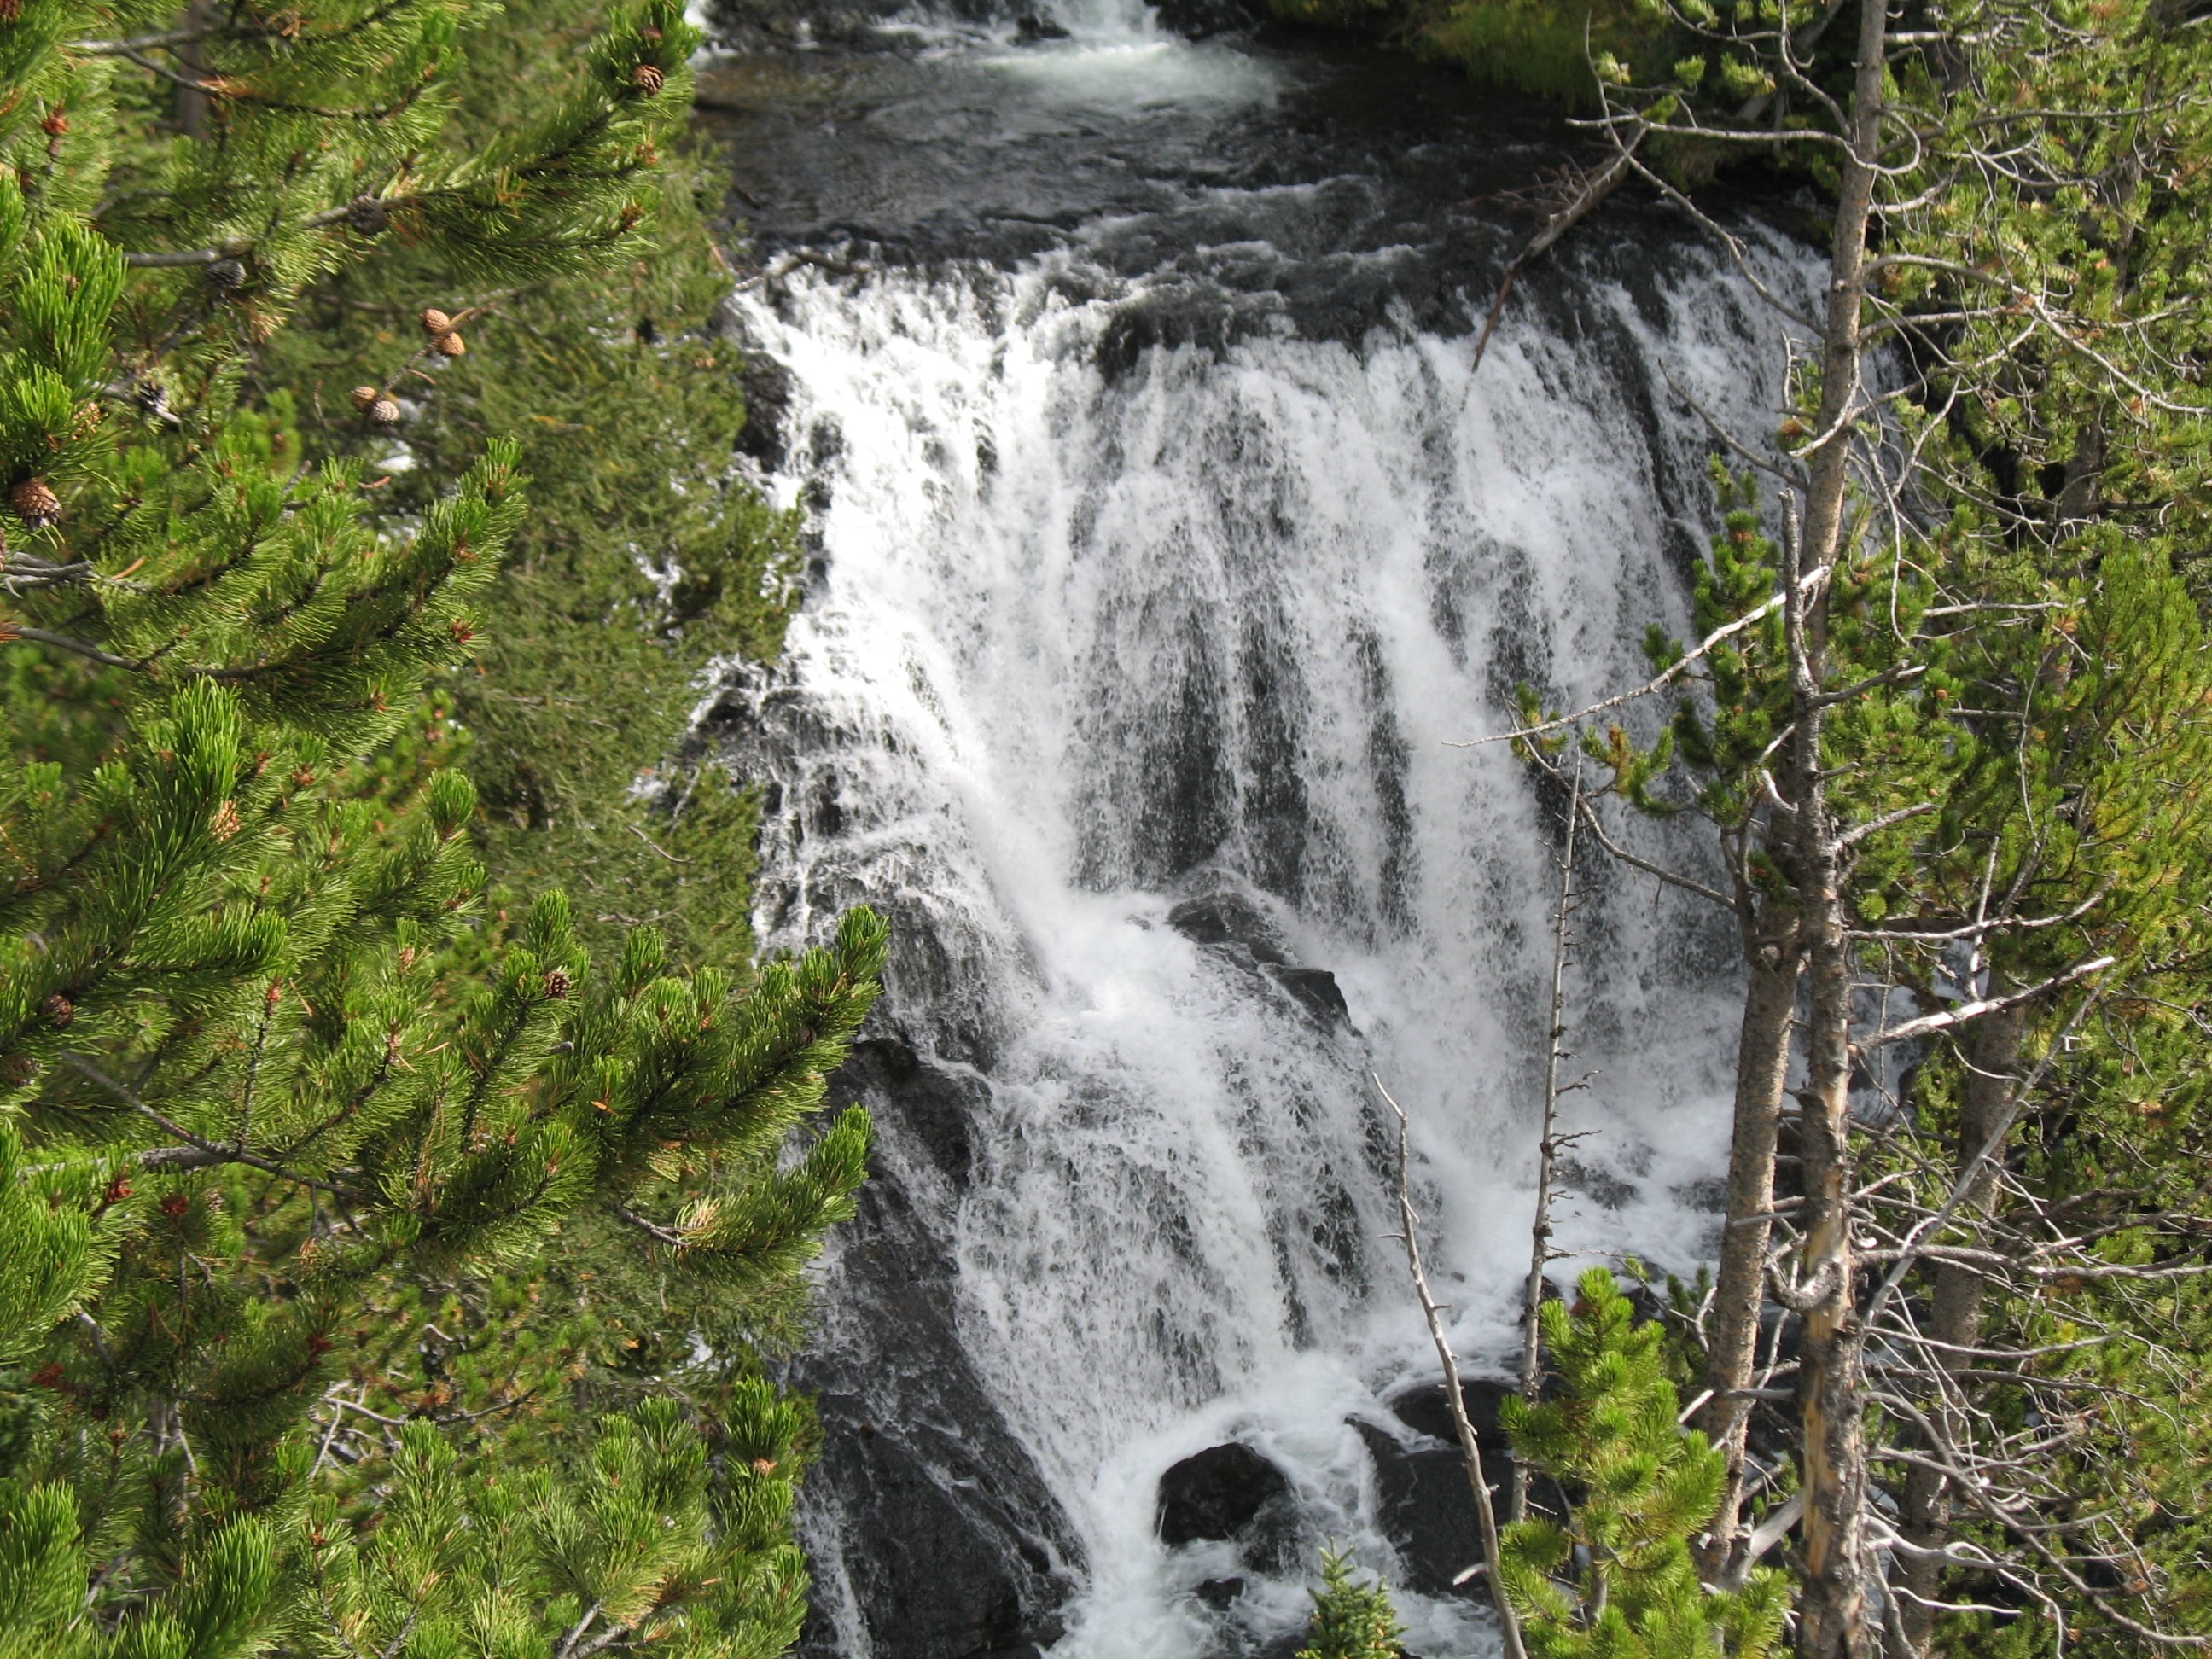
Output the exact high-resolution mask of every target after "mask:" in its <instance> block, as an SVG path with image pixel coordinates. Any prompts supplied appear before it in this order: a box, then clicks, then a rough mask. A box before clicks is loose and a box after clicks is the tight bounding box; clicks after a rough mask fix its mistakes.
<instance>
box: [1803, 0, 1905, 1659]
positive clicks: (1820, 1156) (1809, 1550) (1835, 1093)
mask: <svg viewBox="0 0 2212 1659" xmlns="http://www.w3.org/2000/svg"><path fill="white" fill-rule="evenodd" d="M1888 24H1889V19H1888V14H1887V9H1886V7H1885V5H1883V4H1882V3H1880V0H1872V3H1869V4H1867V5H1865V6H1863V8H1862V9H1861V13H1860V20H1859V36H1858V42H1857V68H1856V71H1855V75H1854V79H1853V84H1852V88H1851V111H1850V133H1849V142H1848V145H1847V147H1846V149H1845V150H1844V157H1843V165H1842V167H1841V174H1840V178H1839V179H1838V191H1837V197H1838V199H1837V204H1836V221H1835V240H1834V244H1833V247H1832V252H1831V254H1830V258H1829V268H1828V291H1827V296H1826V314H1825V317H1824V319H1823V326H1822V330H1821V341H1820V426H1819V429H1818V431H1817V432H1816V433H1815V435H1814V439H1813V441H1812V445H1811V450H1812V453H1811V454H1810V455H1809V456H1808V477H1807V485H1806V497H1805V538H1804V542H1803V544H1802V564H1803V568H1810V569H1812V570H1814V571H1825V570H1829V569H1832V568H1833V567H1834V565H1835V563H1836V561H1837V559H1838V556H1840V555H1841V554H1842V551H1843V542H1844V522H1845V517H1846V509H1847V506H1848V496H1849V484H1850V447H1851V433H1852V428H1853V426H1854V423H1855V422H1857V419H1858V418H1859V416H1860V414H1861V412H1862V409H1863V403H1862V398H1861V395H1860V394H1861V379H1860V375H1861V368H1862V356H1863V346H1864V342H1863V336H1862V333H1861V327H1862V320H1863V311H1864V307H1865V297H1866V242H1867V227H1868V222H1869V217H1870V216H1871V213H1872V209H1873V204H1874V188H1875V163H1876V161H1877V160H1878V158H1879V155H1880V152H1881V120H1882V77H1883V70H1884V58H1885V53H1886V51H1887V42H1888V33H1889V29H1888ZM1800 557H1801V554H1800V550H1798V549H1796V548H1788V549H1786V564H1787V574H1788V580H1789V584H1790V590H1789V591H1790V606H1789V611H1788V615H1787V619H1786V620H1787V632H1788V635H1789V645H1790V687H1791V701H1792V703H1793V705H1794V708H1793V712H1794V714H1795V715H1796V733H1795V737H1794V742H1793V748H1794V750H1795V754H1794V756H1793V760H1794V762H1795V764H1794V766H1793V768H1792V772H1793V778H1792V781H1793V784H1794V786H1795V789H1796V800H1795V801H1794V802H1793V803H1792V805H1793V807H1794V809H1795V816H1796V822H1795V825H1794V827H1795V829H1796V835H1795V837H1794V840H1795V842H1796V854H1797V863H1798V870H1797V872H1796V873H1797V884H1798V899H1799V905H1800V917H1801V920H1800V922H1799V927H1800V930H1801V931H1800V937H1801V938H1802V940H1803V943H1804V946H1805V961H1806V976H1807V979H1808V982H1809V987H1810V999H1809V1011H1808V1024H1807V1031H1806V1044H1805V1052H1806V1073H1807V1079H1806V1081H1807V1088H1806V1091H1805V1094H1804V1096H1803V1097H1802V1104H1803V1108H1804V1112H1803V1123H1804V1134H1803V1142H1804V1158H1805V1163H1804V1171H1805V1243H1804V1250H1803V1255H1802V1261H1801V1263H1800V1275H1801V1276H1800V1279H1799V1289H1798V1291H1797V1292H1796V1294H1795V1295H1794V1296H1793V1297H1792V1300H1793V1301H1794V1302H1795V1303H1796V1305H1797V1306H1798V1308H1799V1310H1801V1311H1802V1313H1803V1315H1804V1319H1805V1325H1804V1334H1803V1341H1802V1347H1801V1350H1800V1357H1799V1360H1798V1376H1797V1384H1798V1395H1797V1398H1798V1410H1799V1413H1800V1420H1801V1426H1802V1446H1801V1448H1800V1456H1801V1457H1802V1476H1803V1491H1804V1494H1805V1517H1804V1532H1803V1552H1802V1571H1801V1584H1802V1595H1801V1597H1800V1601H1799V1607H1798V1627H1797V1644H1798V1652H1799V1653H1800V1654H1801V1655H1802V1656H1803V1659H1867V1656H1869V1655H1870V1654H1871V1653H1872V1652H1873V1650H1874V1643H1873V1639H1872V1638H1873V1628H1874V1626H1873V1622H1872V1620H1870V1618H1869V1598H1868V1588H1869V1577H1870V1572H1869V1558H1868V1550H1867V1540H1866V1513H1865V1511H1866V1495H1867V1456H1866V1433H1865V1417H1864V1413H1865V1401H1864V1376H1863V1370H1864V1352H1863V1332H1862V1331H1861V1329H1860V1326H1859V1322H1858V1308H1857V1299H1858V1298H1857V1292H1858V1267H1857V1260H1856V1253H1855V1251H1854V1249H1853V1243H1852V1238H1851V1222H1852V1212H1851V1211H1852V1206H1851V1190H1852V1182H1851V1144H1850V1131H1851V1125H1850V1078H1851V1046H1850V1009H1851V957H1850V939H1849V937H1848V934H1847V933H1846V917H1845V913H1844V879H1845V871H1844V856H1845V853H1846V850H1847V849H1846V848H1845V845H1844V841H1843V837H1842V834H1841V831H1840V829H1839V827H1838V824H1837V823H1836V820H1835V816H1834V813H1833V812H1832V810H1831V809H1830V807H1829V805H1828V796H1827V781H1826V773H1825V772H1824V771H1823V769H1822V756H1821V744H1820V728H1821V718H1822V714H1823V712H1824V711H1825V709H1826V706H1827V703H1826V696H1827V687H1826V684H1825V683H1824V679H1825V667H1826V665H1825V658H1826V638H1827V629H1826V625H1825V623H1826V609H1827V596H1828V592H1829V586H1828V584H1827V583H1826V582H1825V581H1824V582H1821V583H1820V584H1819V585H1818V586H1817V587H1816V589H1815V591H1814V592H1812V593H1811V594H1809V595H1808V594H1802V593H1801V592H1800V588H1799V584H1798V580H1797V578H1798V575H1799V574H1800V568H1801V566H1800Z"/></svg>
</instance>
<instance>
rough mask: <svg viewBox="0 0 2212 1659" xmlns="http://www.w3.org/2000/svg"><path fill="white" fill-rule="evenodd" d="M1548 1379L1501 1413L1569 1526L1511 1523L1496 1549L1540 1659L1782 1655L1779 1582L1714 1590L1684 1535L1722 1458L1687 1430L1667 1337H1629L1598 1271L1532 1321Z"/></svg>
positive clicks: (1785, 1598)
mask: <svg viewBox="0 0 2212 1659" xmlns="http://www.w3.org/2000/svg"><path fill="white" fill-rule="evenodd" d="M1541 1319H1542V1320H1543V1326H1544V1338H1545V1341H1546V1343H1547V1346H1548V1350H1549V1355H1550V1359H1551V1363H1552V1365H1553V1368H1554V1371H1555V1374H1556V1376H1557V1382H1558V1388H1557V1392H1556V1394H1555V1395H1553V1397H1551V1398H1548V1399H1546V1400H1543V1401H1539V1402H1533V1403H1532V1402H1530V1401H1525V1400H1522V1399H1521V1398H1520V1397H1518V1396H1517V1395H1515V1396H1509V1397H1508V1398H1507V1399H1506V1400H1505V1401H1504V1404H1503V1407H1502V1409H1501V1411H1500V1421H1501V1423H1502V1424H1503V1425H1504V1430H1505V1433H1506V1437H1507V1438H1508V1439H1509V1440H1510V1442H1511V1443H1512V1446H1513V1450H1514V1454H1515V1455H1516V1456H1518V1457H1520V1458H1522V1459H1524V1460H1526V1461H1527V1462H1528V1463H1530V1464H1532V1465H1533V1466H1534V1467H1535V1468H1538V1469H1540V1470H1541V1471H1542V1472H1543V1473H1544V1474H1547V1475H1548V1476H1550V1477H1551V1478H1552V1480H1554V1481H1556V1482H1558V1483H1559V1486H1560V1487H1561V1488H1562V1489H1563V1490H1564V1491H1565V1492H1567V1493H1568V1494H1569V1495H1570V1498H1569V1506H1568V1512H1567V1514H1566V1515H1565V1517H1564V1518H1563V1519H1560V1520H1556V1521H1555V1520H1552V1519H1548V1518H1547V1517H1544V1516H1531V1517H1529V1518H1528V1519H1526V1520H1522V1521H1517V1522H1514V1523H1513V1524H1512V1525H1510V1526H1509V1527H1508V1528H1506V1529H1505V1534H1504V1540H1503V1545H1504V1569H1505V1573H1504V1577H1505V1590H1506V1595H1508V1597H1509V1598H1510V1600H1511V1601H1512V1604H1513V1607H1514V1610H1515V1611H1516V1613H1518V1614H1519V1615H1520V1618H1521V1621H1522V1638H1523V1639H1524V1640H1525V1641H1526V1643H1527V1644H1528V1651H1529V1653H1530V1654H1531V1655H1532V1656H1534V1659H1699V1656H1716V1659H1717V1656H1727V1659H1764V1656H1765V1655H1768V1654H1771V1653H1774V1652H1777V1651H1778V1650H1779V1645H1780V1643H1781V1638H1782V1631H1783V1624H1784V1618H1785V1616H1786V1615H1787V1613H1788V1610H1789V1600H1790V1589H1789V1580H1788V1578H1787V1577H1786V1575H1784V1574H1782V1573H1779V1572H1777V1571H1773V1570H1771V1569H1768V1568H1761V1569H1757V1570H1755V1571H1753V1572H1752V1573H1751V1574H1750V1575H1749V1577H1748V1578H1747V1582H1746V1583H1744V1585H1743V1586H1742V1588H1741V1589H1727V1590H1709V1589H1706V1587H1705V1585H1704V1584H1702V1583H1699V1578H1698V1573H1697V1570H1696V1568H1695V1566H1694V1565H1692V1562H1691V1559H1690V1545H1689V1541H1690V1539H1691V1537H1692V1535H1693V1534H1696V1533H1698V1532H1699V1530H1701V1529H1702V1528H1704V1527H1705V1524H1706V1522H1709V1521H1710V1520H1711V1518H1712V1514H1713V1510H1714V1509H1715V1507H1716V1506H1717V1504H1718V1503H1719V1502H1720V1495H1721V1483H1722V1480H1723V1474H1724V1468H1723V1461H1722V1458H1721V1455H1720V1454H1719V1453H1718V1452H1717V1451H1716V1450H1714V1449H1712V1448H1711V1446H1709V1445H1707V1444H1706V1443H1705V1437H1704V1436H1703V1435H1701V1434H1698V1433H1696V1432H1694V1431H1688V1430H1685V1429H1684V1428H1682V1427H1681V1425H1680V1420H1679V1413H1680V1409H1681V1402H1680V1401H1679V1400H1678V1399H1677V1398H1676V1396H1675V1392H1674V1383H1673V1381H1672V1380H1671V1379H1670V1378H1669V1376H1668V1372H1667V1358H1666V1355H1665V1353H1664V1352H1663V1341H1664V1339H1663V1333H1662V1330H1661V1328H1660V1327H1659V1326H1658V1325H1656V1323H1650V1322H1644V1323H1641V1324H1639V1323H1638V1322H1637V1320H1636V1316H1635V1311H1634V1309H1633V1308H1632V1305H1631V1304H1630V1302H1629V1300H1628V1298H1627V1297H1626V1296H1624V1295H1623V1294H1622V1293H1621V1291H1620V1286H1619V1285H1616V1284H1615V1283H1614V1282H1613V1275H1612V1274H1611V1273H1607V1271H1606V1270H1605V1269H1604V1268H1602V1267H1594V1268H1592V1269H1590V1270H1589V1272H1588V1273H1584V1274H1583V1277H1582V1279H1581V1280H1580V1281H1579V1283H1578V1284H1577V1286H1576V1299H1575V1301H1574V1303H1573V1304H1572V1305H1571V1306H1570V1305H1568V1304H1565V1303H1562V1302H1547V1303H1546V1304H1544V1306H1543V1309H1542V1310H1541Z"/></svg>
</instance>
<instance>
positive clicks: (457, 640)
mask: <svg viewBox="0 0 2212 1659" xmlns="http://www.w3.org/2000/svg"><path fill="white" fill-rule="evenodd" d="M446 631H447V633H448V634H451V635H453V643H454V644H455V645H466V644H467V643H468V642H469V641H471V640H472V639H474V638H476V636H477V626H476V624H475V623H472V622H471V621H470V620H469V619H468V618H467V617H458V618H456V619H455V620H454V621H453V623H449V624H448V625H447V629H446Z"/></svg>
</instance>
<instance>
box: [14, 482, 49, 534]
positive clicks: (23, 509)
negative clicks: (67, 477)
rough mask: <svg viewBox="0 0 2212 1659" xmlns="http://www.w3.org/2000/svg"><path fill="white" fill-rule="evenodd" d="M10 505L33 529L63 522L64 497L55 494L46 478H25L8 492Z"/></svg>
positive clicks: (17, 515) (41, 528)
mask: <svg viewBox="0 0 2212 1659" xmlns="http://www.w3.org/2000/svg"><path fill="white" fill-rule="evenodd" d="M8 505H9V506H10V507H14V508H15V516H16V517H17V518H19V519H21V520H22V521H23V522H24V523H25V524H27V525H28V526H31V528H32V529H33V530H44V529H46V526H49V525H54V524H59V523H60V522H61V517H62V498H61V497H60V496H58V495H55V494H54V492H53V489H52V487H51V486H50V485H49V484H48V483H46V480H45V479H44V478H26V479H24V480H23V482H22V483H19V484H17V485H16V486H15V488H14V489H11V490H9V492H8Z"/></svg>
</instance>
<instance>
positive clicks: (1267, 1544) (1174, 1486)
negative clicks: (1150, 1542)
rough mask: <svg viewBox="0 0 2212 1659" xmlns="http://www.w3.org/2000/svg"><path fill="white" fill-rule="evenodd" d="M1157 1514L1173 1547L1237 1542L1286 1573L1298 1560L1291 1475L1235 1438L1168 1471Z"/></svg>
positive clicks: (1256, 1560)
mask: <svg viewBox="0 0 2212 1659" xmlns="http://www.w3.org/2000/svg"><path fill="white" fill-rule="evenodd" d="M1158 1529H1159V1538H1160V1541H1161V1542H1162V1543H1163V1544H1165V1545H1167V1546H1168V1547H1170V1548H1173V1547H1176V1546H1178V1545H1182V1544H1194V1543H1198V1542H1200V1541H1203V1540H1212V1541H1219V1542H1223V1543H1234V1544H1236V1545H1237V1547H1239V1550H1240V1552H1241V1553H1243V1557H1244V1559H1245V1560H1246V1562H1247V1563H1248V1564H1249V1565H1252V1566H1254V1567H1256V1568H1258V1569H1260V1570H1261V1571H1263V1572H1282V1571H1287V1570H1288V1569H1289V1568H1290V1567H1291V1565H1293V1564H1295V1562H1296V1561H1297V1531H1298V1528H1297V1499H1296V1498H1295V1497H1294V1496H1293V1495H1292V1493H1291V1482H1290V1477H1289V1476H1287V1475H1285V1474H1284V1473H1283V1472H1282V1470H1280V1469H1279V1468H1276V1467H1275V1466H1274V1464H1273V1463H1271V1462H1268V1461H1267V1459H1266V1458H1265V1457H1262V1456H1261V1455H1260V1454H1259V1453H1258V1452H1255V1451H1254V1450H1253V1449H1251V1448H1250V1447H1249V1446H1246V1445H1241V1444H1239V1443H1237V1442H1235V1441H1231V1442H1230V1443H1228V1444H1226V1445H1222V1446H1208V1447H1207V1448H1206V1449H1205V1450H1204V1451H1202V1452H1199V1453H1197V1454H1196V1455H1193V1456H1190V1457H1186V1458H1184V1459H1183V1460H1182V1462H1180V1463H1177V1464H1176V1465H1175V1466H1174V1467H1173V1468H1170V1469H1169V1470H1168V1472H1167V1473H1166V1474H1163V1475H1162V1476H1161V1477H1160V1497H1159V1509H1158Z"/></svg>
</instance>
